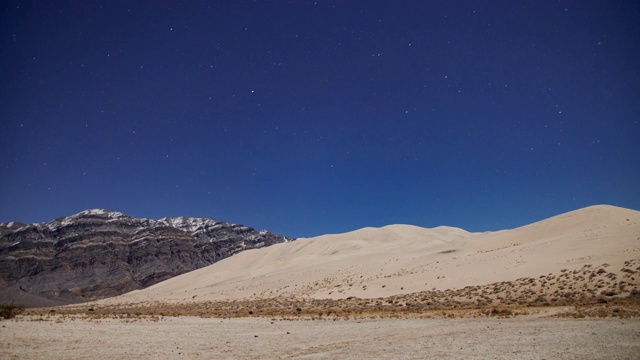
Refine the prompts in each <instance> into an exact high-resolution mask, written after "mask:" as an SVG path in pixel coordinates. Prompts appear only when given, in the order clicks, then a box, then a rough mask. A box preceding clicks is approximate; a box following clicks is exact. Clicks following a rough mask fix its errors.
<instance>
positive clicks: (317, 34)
mask: <svg viewBox="0 0 640 360" xmlns="http://www.w3.org/2000/svg"><path fill="white" fill-rule="evenodd" d="M1 6H2V8H1V11H2V13H1V17H0V31H1V33H0V35H1V39H0V116H1V118H0V121H1V129H2V131H1V134H2V135H1V139H2V140H1V142H0V169H1V172H0V221H2V222H7V221H14V220H15V221H23V222H41V221H49V220H52V219H54V218H56V217H60V216H66V215H70V214H73V213H76V212H79V211H81V210H84V209H87V208H107V209H110V210H117V211H122V212H124V213H126V214H129V215H132V216H137V217H148V218H160V217H164V216H182V215H184V216H198V217H213V218H215V219H218V220H225V221H231V222H236V223H243V224H246V225H248V226H252V227H256V228H258V229H262V228H268V229H270V230H271V231H273V232H277V233H282V234H285V235H289V236H293V237H299V236H313V235H319V234H324V233H335V232H343V231H349V230H354V229H357V228H360V227H364V226H383V225H387V224H392V223H408V224H414V225H419V226H425V227H434V226H438V225H450V226H457V227H462V228H464V229H467V230H470V231H485V230H498V229H503V228H512V227H516V226H520V225H523V224H526V223H529V222H533V221H537V220H540V219H543V218H545V217H548V216H552V215H556V214H559V213H562V212H565V211H569V210H574V209H577V208H580V207H584V206H588V205H594V204H602V203H606V204H612V205H617V206H623V207H628V208H633V209H640V186H639V184H640V123H639V121H640V66H639V65H638V64H640V41H639V34H640V3H638V2H637V1H582V0H581V1H411V2H409V1H370V0H362V1H335V2H329V1H317V4H316V3H315V2H314V1H292V2H284V1H270V2H262V1H259V2H257V3H253V2H240V1H218V2H208V1H205V2H204V3H199V2H194V1H189V2H171V1H162V2H157V1H154V2H151V1H149V2H141V1H135V2H131V1H104V2H98V1H72V2H66V1H30V2H29V1H27V2H25V1H18V2H16V1H3V2H2V4H1Z"/></svg>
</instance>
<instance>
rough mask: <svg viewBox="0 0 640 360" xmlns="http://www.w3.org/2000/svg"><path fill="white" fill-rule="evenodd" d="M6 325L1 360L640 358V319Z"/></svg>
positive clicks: (0, 326)
mask: <svg viewBox="0 0 640 360" xmlns="http://www.w3.org/2000/svg"><path fill="white" fill-rule="evenodd" d="M32 319H33V318H23V319H22V320H21V321H15V320H6V321H0V357H1V358H2V359H51V360H54V359H177V358H180V359H429V358H432V359H607V360H612V359H639V358H640V319H639V318H633V319H573V318H572V319H561V318H548V317H537V316H528V317H516V318H509V319H498V318H477V319H406V320H400V319H382V320H346V321H345V320H338V321H304V320H296V321H280V320H275V321H272V320H271V319H267V318H240V319H225V320H221V319H212V318H210V319H203V318H197V317H182V318H165V319H163V320H160V321H158V322H152V321H148V320H145V321H136V322H131V323H126V322H124V321H123V320H115V319H108V320H105V319H102V320H91V321H89V320H80V319H76V320H69V319H65V320H64V321H62V322H56V319H57V318H56V317H50V318H48V319H49V320H47V321H28V320H32Z"/></svg>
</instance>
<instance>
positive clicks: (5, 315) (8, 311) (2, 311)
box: [0, 304, 24, 319]
mask: <svg viewBox="0 0 640 360" xmlns="http://www.w3.org/2000/svg"><path fill="white" fill-rule="evenodd" d="M23 310H24V308H23V307H22V306H17V305H13V304H10V305H0V319H13V318H14V317H16V315H18V314H21V313H22V311H23Z"/></svg>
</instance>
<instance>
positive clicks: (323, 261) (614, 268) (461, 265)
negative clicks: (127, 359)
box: [97, 205, 640, 305]
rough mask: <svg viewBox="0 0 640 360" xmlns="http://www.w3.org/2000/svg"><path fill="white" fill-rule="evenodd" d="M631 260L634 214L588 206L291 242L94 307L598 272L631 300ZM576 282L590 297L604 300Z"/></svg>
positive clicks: (638, 244)
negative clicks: (474, 226) (530, 219)
mask: <svg viewBox="0 0 640 360" xmlns="http://www.w3.org/2000/svg"><path fill="white" fill-rule="evenodd" d="M638 259H640V212H639V211H635V210H629V209H624V208H619V207H613V206H608V205H598V206H591V207H587V208H583V209H579V210H576V211H572V212H568V213H565V214H561V215H558V216H554V217H551V218H549V219H545V220H542V221H539V222H536V223H533V224H530V225H526V226H523V227H520V228H516V229H513V230H503V231H497V232H485V233H470V232H467V231H465V230H462V229H457V228H452V227H437V228H433V229H426V228H420V227H416V226H411V225H389V226H385V227H382V228H364V229H360V230H356V231H352V232H348V233H344V234H332V235H324V236H319V237H315V238H306V239H299V240H297V241H294V242H291V243H286V244H277V245H274V246H271V247H269V248H264V249H257V250H250V251H246V252H243V253H241V254H238V255H235V256H233V257H231V258H228V259H225V260H223V261H220V262H219V263H216V264H214V265H211V266H208V267H205V268H202V269H199V270H196V271H193V272H190V273H187V274H184V275H181V276H178V277H175V278H172V279H169V280H167V281H164V282H162V283H158V284H156V285H154V286H151V287H149V288H146V289H143V290H137V291H133V292H130V293H128V294H125V295H122V296H118V297H114V298H109V299H105V300H102V301H99V302H98V303H97V304H102V305H115V304H125V303H126V304H143V303H151V302H153V303H165V304H188V303H196V302H203V301H209V302H212V301H213V302H215V301H223V302H224V301H261V300H265V299H276V298H278V299H289V300H290V299H298V300H309V301H315V300H322V299H327V300H340V299H347V298H349V299H354V298H357V299H375V298H389V297H394V296H396V297H397V296H408V295H409V294H414V293H420V292H446V291H457V290H458V291H459V290H460V289H464V288H467V289H469V288H472V287H481V286H486V285H489V284H497V283H501V282H514V281H516V280H518V279H526V278H531V279H534V278H540V277H542V276H551V275H552V276H554V277H555V276H561V275H562V274H563V273H565V272H567V271H569V272H575V271H578V270H580V269H582V270H585V269H600V268H603V269H604V268H606V269H607V270H605V272H606V273H612V274H614V275H612V276H615V277H616V279H617V281H618V282H620V281H623V282H624V284H623V285H624V286H623V288H624V289H625V290H624V291H622V292H616V294H618V295H621V294H626V295H629V294H630V293H631V292H633V291H638V280H639V276H638V275H637V272H638V270H640V269H637V268H635V267H638V263H637V260H638ZM629 266H635V267H633V268H630V267H629ZM623 269H627V270H626V271H623ZM629 272H632V273H629ZM576 279H578V280H579V279H580V277H576ZM576 279H573V280H571V279H569V280H571V281H573V282H575V283H576V286H578V285H579V286H581V287H582V288H583V289H584V291H587V288H588V289H589V290H588V292H589V293H590V294H592V295H596V294H599V292H596V289H599V291H600V292H602V291H604V290H603V289H600V288H598V287H597V286H598V284H597V283H596V282H595V281H594V282H593V283H591V282H590V280H591V279H589V278H585V279H583V280H584V282H583V283H580V281H578V280H576ZM622 279H624V280H622ZM576 281H577V282H576ZM618 282H616V281H614V282H613V283H611V282H609V284H608V285H607V286H608V287H607V289H610V288H613V286H616V289H617V286H619V284H618ZM578 283H580V284H578ZM600 285H601V284H600ZM601 287H602V286H601ZM554 289H555V290H557V287H556V288H554ZM554 289H552V288H549V289H548V291H549V292H550V293H551V292H552V291H553V290H554ZM543 293H544V291H543ZM494 298H495V296H494Z"/></svg>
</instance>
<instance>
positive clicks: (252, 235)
mask: <svg viewBox="0 0 640 360" xmlns="http://www.w3.org/2000/svg"><path fill="white" fill-rule="evenodd" d="M290 240H291V239H289V238H286V237H283V236H280V235H275V234H272V233H270V232H268V231H266V230H263V231H260V232H258V231H255V230H254V229H252V228H249V227H245V226H242V225H236V224H231V223H227V222H220V221H216V220H213V219H204V218H184V217H181V218H163V219H160V220H151V219H138V218H133V217H130V216H127V215H125V214H122V213H120V212H112V211H107V210H86V211H83V212H81V213H78V214H75V215H72V216H69V217H64V218H59V219H56V220H54V221H51V222H48V223H41V224H31V225H26V224H21V223H3V224H0V302H11V301H15V302H17V303H22V304H24V305H27V306H46V305H56V304H63V303H75V302H83V301H89V300H95V299H100V298H104V297H110V296H115V295H119V294H122V293H125V292H128V291H131V290H135V289H140V288H143V287H146V286H149V285H152V284H155V283H157V282H160V281H162V280H166V279H169V278H171V277H173V276H176V275H180V274H183V273H185V272H188V271H191V270H194V269H198V268H201V267H204V266H207V265H210V264H212V263H214V262H216V261H219V260H221V259H224V258H226V257H229V256H231V255H233V254H236V253H238V252H241V251H243V250H246V249H254V248H260V247H264V246H269V245H272V244H275V243H280V242H288V241H290Z"/></svg>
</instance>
